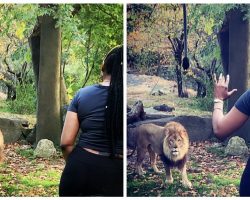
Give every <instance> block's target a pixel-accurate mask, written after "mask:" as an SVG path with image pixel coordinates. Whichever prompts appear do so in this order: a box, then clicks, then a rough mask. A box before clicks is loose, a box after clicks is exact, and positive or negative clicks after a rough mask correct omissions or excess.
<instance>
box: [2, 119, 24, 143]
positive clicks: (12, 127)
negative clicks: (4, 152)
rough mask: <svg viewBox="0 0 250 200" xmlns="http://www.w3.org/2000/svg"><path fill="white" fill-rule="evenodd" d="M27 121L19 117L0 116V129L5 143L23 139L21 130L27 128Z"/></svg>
mask: <svg viewBox="0 0 250 200" xmlns="http://www.w3.org/2000/svg"><path fill="white" fill-rule="evenodd" d="M28 124H29V123H28V121H27V120H24V119H20V118H0V129H1V131H2V132H3V135H4V141H5V143H6V144H8V143H13V142H17V141H18V140H19V139H23V132H25V131H26V130H27V127H28V126H29V125H28Z"/></svg>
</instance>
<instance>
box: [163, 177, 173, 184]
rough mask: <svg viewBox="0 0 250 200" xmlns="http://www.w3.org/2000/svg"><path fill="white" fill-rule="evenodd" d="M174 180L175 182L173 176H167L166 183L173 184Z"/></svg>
mask: <svg viewBox="0 0 250 200" xmlns="http://www.w3.org/2000/svg"><path fill="white" fill-rule="evenodd" d="M173 182H174V179H173V177H170V178H166V180H165V183H166V184H172V183H173Z"/></svg>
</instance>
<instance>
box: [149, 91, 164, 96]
mask: <svg viewBox="0 0 250 200" xmlns="http://www.w3.org/2000/svg"><path fill="white" fill-rule="evenodd" d="M165 94H166V92H164V91H163V90H162V89H158V90H156V91H153V92H152V93H151V95H153V96H162V95H165Z"/></svg>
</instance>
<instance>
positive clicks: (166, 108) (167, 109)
mask: <svg viewBox="0 0 250 200" xmlns="http://www.w3.org/2000/svg"><path fill="white" fill-rule="evenodd" d="M153 108H154V109H155V110H159V111H164V112H172V111H173V110H175V108H174V107H170V106H168V105H166V104H162V105H159V106H154V107H153Z"/></svg>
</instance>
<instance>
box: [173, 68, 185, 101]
mask: <svg viewBox="0 0 250 200" xmlns="http://www.w3.org/2000/svg"><path fill="white" fill-rule="evenodd" d="M179 68H180V67H179V66H178V65H176V67H175V72H176V79H177V88H178V97H183V96H184V93H183V88H182V74H181V69H179Z"/></svg>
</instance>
